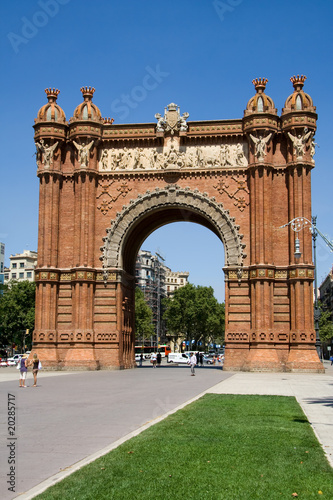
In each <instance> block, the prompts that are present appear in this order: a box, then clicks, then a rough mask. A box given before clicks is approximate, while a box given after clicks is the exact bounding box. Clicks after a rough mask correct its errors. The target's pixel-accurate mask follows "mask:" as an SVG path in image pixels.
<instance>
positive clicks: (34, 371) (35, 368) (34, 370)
mask: <svg viewBox="0 0 333 500" xmlns="http://www.w3.org/2000/svg"><path fill="white" fill-rule="evenodd" d="M30 364H32V374H33V376H34V385H33V387H37V373H38V370H39V369H40V367H41V363H40V361H39V358H38V356H37V354H36V353H34V355H33V357H32V360H31V361H30Z"/></svg>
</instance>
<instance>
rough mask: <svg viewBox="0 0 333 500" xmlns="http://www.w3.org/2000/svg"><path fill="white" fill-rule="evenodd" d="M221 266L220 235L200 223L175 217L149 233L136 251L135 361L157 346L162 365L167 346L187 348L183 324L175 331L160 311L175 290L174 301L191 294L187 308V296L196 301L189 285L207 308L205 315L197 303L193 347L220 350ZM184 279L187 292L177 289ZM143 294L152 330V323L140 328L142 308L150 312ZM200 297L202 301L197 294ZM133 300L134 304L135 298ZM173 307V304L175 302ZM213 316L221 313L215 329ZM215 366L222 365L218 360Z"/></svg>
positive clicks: (221, 347)
mask: <svg viewBox="0 0 333 500" xmlns="http://www.w3.org/2000/svg"><path fill="white" fill-rule="evenodd" d="M223 265H224V248H223V244H222V242H221V240H220V238H218V236H217V235H216V234H215V233H213V232H212V231H211V230H209V229H207V228H206V227H204V226H202V225H199V224H196V223H190V222H175V223H171V224H167V225H164V226H163V227H161V228H159V229H157V230H156V231H154V232H153V233H152V234H151V235H150V236H148V238H147V239H146V240H145V241H144V242H143V244H142V246H141V248H140V250H139V254H138V257H137V260H136V269H135V286H136V296H137V297H138V311H137V310H136V312H135V318H136V321H135V324H136V327H137V330H136V332H135V346H136V347H135V353H136V360H137V361H139V362H141V364H142V361H140V353H143V354H144V356H145V357H148V356H149V352H153V351H155V350H156V348H155V347H156V346H158V348H159V350H160V352H161V353H162V364H166V361H165V360H164V357H165V356H166V354H167V351H168V350H169V348H170V350H171V352H176V353H180V352H181V351H184V350H188V349H189V348H190V346H189V339H188V338H187V337H186V335H183V333H182V332H183V330H182V328H181V326H180V325H179V328H178V329H176V330H173V328H174V327H175V324H174V323H172V324H171V325H170V322H168V321H167V320H166V318H165V316H164V313H165V311H166V309H167V307H171V301H172V299H173V297H174V295H175V293H176V297H177V294H178V296H179V293H180V297H179V298H178V300H177V298H176V304H177V303H179V302H178V301H179V300H183V298H184V296H187V297H188V298H189V301H188V302H189V303H188V302H187V305H188V307H189V310H190V309H191V307H193V304H194V302H192V301H191V300H193V299H194V300H195V298H194V297H190V293H191V292H193V290H194V291H195V292H196V293H197V294H198V295H197V296H196V295H195V297H202V299H203V300H205V299H206V300H207V302H206V311H205V312H207V317H205V316H204V315H203V314H202V311H201V310H200V307H198V308H195V310H196V311H197V312H198V318H197V320H199V316H200V320H201V322H200V327H199V328H197V329H196V332H195V333H194V334H193V336H192V338H191V344H192V345H191V347H194V348H195V350H196V351H200V352H202V353H204V352H206V353H207V352H208V351H209V350H211V351H212V350H214V351H215V352H218V353H219V354H222V351H223V344H224V331H225V328H224V327H225V324H224V299H225V290H224V273H223V270H222V268H223ZM187 284H189V288H187V291H185V290H183V291H182V290H181V289H182V288H183V287H185V286H186V285H187ZM137 288H139V290H137ZM211 289H212V290H213V296H212V295H211ZM177 291H180V292H177ZM182 292H183V293H184V295H182ZM143 298H144V300H145V302H146V304H147V305H148V307H149V309H150V310H151V313H152V317H151V323H152V328H151V330H150V329H149V328H150V325H149V327H148V328H147V329H144V328H143V325H144V324H145V323H144V316H143V311H144V310H145V311H146V312H145V314H146V315H147V316H148V317H149V310H146V309H145V304H144V303H143ZM198 300H199V302H200V299H198ZM222 304H223V305H222ZM135 305H136V306H137V303H136V304H135ZM174 307H177V306H176V305H174ZM171 310H172V309H170V311H171ZM217 311H218V312H217ZM219 313H221V314H219ZM137 314H138V321H137ZM173 317H174V316H173ZM204 317H205V319H206V322H205V320H204ZM217 317H219V318H220V324H219V326H218V327H216V328H214V330H209V328H210V326H211V325H212V324H216V323H214V321H215V322H216V318H217ZM170 326H171V328H170ZM147 330H148V331H149V333H147ZM152 330H153V333H152ZM186 346H187V347H186ZM177 359H178V358H177ZM214 360H215V358H214ZM204 362H205V363H206V362H207V363H211V362H212V358H209V359H208V358H207V359H206V358H205V359H204ZM219 366H221V363H220V362H219Z"/></svg>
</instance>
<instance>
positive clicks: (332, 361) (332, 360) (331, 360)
mask: <svg viewBox="0 0 333 500" xmlns="http://www.w3.org/2000/svg"><path fill="white" fill-rule="evenodd" d="M330 362H331V366H332V365H333V355H332V356H331V357H330Z"/></svg>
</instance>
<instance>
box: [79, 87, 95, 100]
mask: <svg viewBox="0 0 333 500" xmlns="http://www.w3.org/2000/svg"><path fill="white" fill-rule="evenodd" d="M80 90H81V92H82V95H83V98H84V100H85V101H90V100H91V99H92V97H93V95H94V92H95V89H94V87H81V88H80Z"/></svg>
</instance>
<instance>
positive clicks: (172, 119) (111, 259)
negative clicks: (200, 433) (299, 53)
mask: <svg viewBox="0 0 333 500" xmlns="http://www.w3.org/2000/svg"><path fill="white" fill-rule="evenodd" d="M291 81H292V84H293V87H294V91H293V92H292V94H291V95H290V96H289V97H288V98H287V100H286V102H285V106H284V108H283V109H282V113H281V115H278V113H277V110H276V109H275V106H274V102H273V100H272V99H271V98H270V97H269V96H268V95H267V94H266V93H265V87H266V83H267V80H266V79H262V78H259V79H256V80H254V81H253V84H254V87H255V91H256V93H255V95H254V96H253V97H252V98H251V99H250V100H249V101H248V103H247V106H246V109H245V111H244V115H243V118H240V119H232V120H226V119H221V120H208V121H190V120H189V119H188V118H189V114H188V113H187V112H181V111H183V110H181V111H180V108H179V107H178V106H177V105H176V104H174V103H171V104H169V105H168V106H167V107H166V108H165V109H164V111H162V109H160V110H156V111H160V113H158V112H157V113H156V115H155V120H154V122H152V123H144V124H116V123H114V121H113V120H112V119H109V118H102V115H101V112H100V110H99V108H98V107H97V106H96V105H95V104H94V103H93V94H94V91H95V89H94V88H91V87H84V88H82V89H81V92H82V95H83V102H81V104H79V105H78V106H77V107H76V108H75V110H74V113H73V116H72V117H71V118H70V119H69V120H68V121H66V117H65V113H64V111H63V110H62V109H61V107H60V106H59V105H58V104H57V97H58V94H59V91H58V90H56V89H51V88H50V89H46V91H45V92H46V94H47V99H48V102H47V103H46V104H45V105H44V106H43V107H42V108H41V109H40V110H39V112H38V115H37V119H36V120H35V125H34V129H35V143H36V146H37V166H38V171H37V175H38V177H39V182H40V198H39V199H40V201H39V239H38V265H37V269H36V283H37V292H36V294H37V295H36V324H35V331H34V337H33V341H34V349H35V350H36V351H37V352H38V354H39V356H40V358H41V359H43V361H44V364H45V365H46V366H48V367H51V368H52V367H53V368H62V367H65V368H87V369H99V368H113V367H115V368H131V367H133V366H134V365H135V363H134V315H135V310H134V283H135V279H134V274H135V260H136V255H137V252H138V250H139V248H140V246H141V244H142V243H143V241H144V240H145V239H146V237H147V236H148V235H149V234H150V233H152V232H153V231H154V230H155V229H157V228H159V227H161V226H163V225H164V224H168V223H171V222H176V221H191V222H194V223H198V224H202V225H203V226H205V227H207V228H208V229H210V230H211V231H213V232H214V233H215V234H216V235H217V236H218V237H219V238H220V240H221V242H222V243H223V245H224V250H225V262H221V263H220V265H221V268H223V270H224V273H225V297H226V298H225V301H226V333H225V339H226V341H225V344H226V353H225V365H224V368H225V369H226V370H248V371H252V370H274V371H284V370H286V371H297V370H309V371H322V365H321V363H320V361H319V359H318V355H317V352H316V349H315V340H316V339H315V332H314V324H313V278H314V266H313V263H312V246H311V234H310V233H309V232H306V231H303V233H302V234H301V235H300V237H299V239H300V246H301V248H300V250H301V257H300V258H298V259H296V258H295V256H294V245H295V233H294V232H293V231H292V229H291V228H290V226H289V227H285V228H283V229H281V228H280V227H281V226H283V225H284V224H286V223H288V222H289V221H291V220H292V219H294V218H295V217H306V218H308V219H310V218H311V170H312V169H313V167H314V160H313V155H314V145H315V143H314V134H315V131H316V119H317V115H316V108H315V107H314V105H313V102H312V99H311V97H310V96H309V95H308V94H306V93H305V92H304V90H303V86H304V81H305V77H303V76H297V77H293V78H291ZM221 113H222V110H221ZM198 265H200V264H199V263H198Z"/></svg>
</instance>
